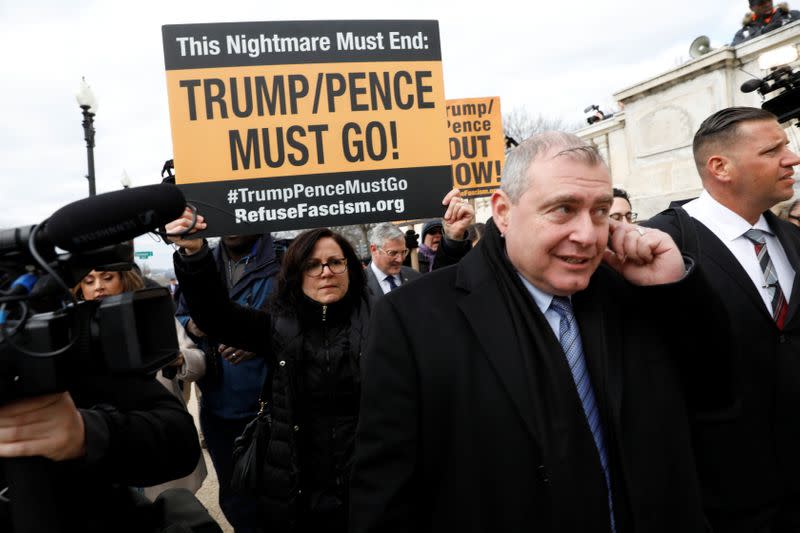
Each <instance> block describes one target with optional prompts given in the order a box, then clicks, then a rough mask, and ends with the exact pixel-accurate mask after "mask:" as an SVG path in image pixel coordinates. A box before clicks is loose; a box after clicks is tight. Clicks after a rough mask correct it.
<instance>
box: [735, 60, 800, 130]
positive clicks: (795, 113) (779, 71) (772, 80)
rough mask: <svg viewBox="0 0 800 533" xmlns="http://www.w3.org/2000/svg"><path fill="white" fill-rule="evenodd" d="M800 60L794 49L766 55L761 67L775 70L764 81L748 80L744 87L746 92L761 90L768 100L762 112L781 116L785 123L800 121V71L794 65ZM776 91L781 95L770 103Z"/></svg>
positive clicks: (760, 62) (757, 79)
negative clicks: (793, 120)
mask: <svg viewBox="0 0 800 533" xmlns="http://www.w3.org/2000/svg"><path fill="white" fill-rule="evenodd" d="M797 58H798V55H797V49H796V48H794V47H788V48H779V49H776V50H773V51H770V52H766V53H764V54H762V56H761V57H759V66H761V68H762V69H772V71H771V72H770V73H769V74H767V75H766V76H764V77H763V78H756V79H752V80H747V81H746V82H744V83H743V84H742V86H741V91H742V92H743V93H751V92H753V91H758V93H759V94H760V95H761V96H762V98H764V99H765V101H764V102H762V104H761V109H764V110H765V111H769V112H770V113H772V114H773V115H775V116H777V117H778V122H780V123H782V124H783V123H785V122H789V121H790V120H792V119H794V118H800V68H798V66H797V65H793V66H792V65H791V63H793V62H795V61H796V60H797ZM775 91H781V92H780V93H779V94H778V95H776V96H773V97H772V98H770V99H769V100H766V98H767V95H768V94H770V93H773V92H775ZM798 127H800V124H798Z"/></svg>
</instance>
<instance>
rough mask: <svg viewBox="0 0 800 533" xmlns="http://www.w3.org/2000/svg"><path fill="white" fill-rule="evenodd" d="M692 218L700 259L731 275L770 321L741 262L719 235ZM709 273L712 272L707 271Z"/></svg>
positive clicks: (770, 318) (762, 301)
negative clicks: (699, 245)
mask: <svg viewBox="0 0 800 533" xmlns="http://www.w3.org/2000/svg"><path fill="white" fill-rule="evenodd" d="M692 220H693V221H694V222H695V227H696V228H697V231H698V233H699V234H700V241H701V243H702V245H701V246H702V250H701V254H702V256H703V259H702V260H703V261H708V262H711V263H715V264H716V265H717V266H718V267H719V270H720V271H721V272H722V273H724V275H727V276H729V277H731V278H732V279H733V280H734V281H735V282H736V283H737V284H738V285H739V286H740V287H741V288H742V290H743V291H744V293H745V294H746V295H747V296H748V297H749V298H750V299H751V300H752V303H753V305H754V306H755V307H756V308H757V309H758V310H759V312H761V313H763V314H764V316H765V317H767V318H768V319H769V320H770V321H771V320H772V315H771V314H770V313H769V311H768V310H767V307H766V306H765V305H764V300H763V298H761V294H760V293H759V292H758V290H757V289H756V287H755V285H753V280H751V279H750V276H748V275H747V272H745V270H744V268H742V264H741V263H739V260H738V259H736V257H735V256H734V255H733V254H732V253H731V251H730V250H729V249H728V247H727V246H725V244H723V242H722V241H721V240H720V239H719V237H717V236H716V235H714V233H712V232H711V230H710V229H708V228H707V227H706V226H705V225H704V224H703V223H701V222H698V221H697V220H694V219H692ZM709 275H712V274H710V273H709ZM716 275H719V274H716Z"/></svg>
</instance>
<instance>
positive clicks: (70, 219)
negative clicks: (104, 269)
mask: <svg viewBox="0 0 800 533" xmlns="http://www.w3.org/2000/svg"><path fill="white" fill-rule="evenodd" d="M185 206H186V199H185V198H184V197H183V193H182V192H181V191H180V189H178V188H177V187H176V186H174V185H168V184H159V185H146V186H144V187H133V188H130V189H123V190H121V191H114V192H109V193H105V194H99V195H97V196H91V197H89V198H84V199H83V200H78V201H77V202H73V203H71V204H68V205H65V206H64V207H62V208H61V209H59V210H58V211H56V212H55V213H53V215H52V216H51V217H50V218H49V219H48V220H47V222H46V223H45V232H46V234H47V238H48V240H49V241H50V242H52V243H53V244H55V245H56V246H58V247H59V248H62V249H64V250H67V251H68V252H82V251H85V250H93V249H95V248H100V247H103V246H108V245H111V244H116V243H119V242H122V241H127V240H130V239H133V238H134V237H137V236H139V235H141V234H143V233H147V232H149V231H153V230H154V229H156V228H158V227H161V226H164V225H165V224H167V223H168V222H170V221H172V220H175V219H176V218H178V217H180V216H181V214H182V213H183V210H184V207H185Z"/></svg>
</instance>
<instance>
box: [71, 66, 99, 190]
mask: <svg viewBox="0 0 800 533" xmlns="http://www.w3.org/2000/svg"><path fill="white" fill-rule="evenodd" d="M75 99H76V100H77V101H78V105H79V106H80V107H81V110H83V136H84V138H85V139H86V158H87V160H88V165H89V173H88V174H87V175H86V179H87V180H89V196H94V195H95V194H96V191H95V186H94V115H95V113H96V112H97V100H96V99H95V97H94V94H93V93H92V89H91V87H89V84H88V83H86V78H81V85H80V88H79V89H78V92H77V94H76V95H75Z"/></svg>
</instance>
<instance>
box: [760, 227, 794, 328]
mask: <svg viewBox="0 0 800 533" xmlns="http://www.w3.org/2000/svg"><path fill="white" fill-rule="evenodd" d="M764 216H765V217H766V219H767V222H768V223H769V227H770V228H772V231H774V232H775V236H776V237H777V238H778V240H779V241H780V243H781V246H783V251H784V252H786V258H787V259H789V264H790V265H791V267H792V269H793V270H794V283H793V284H792V294H790V295H789V309H788V310H787V314H786V324H787V325H788V324H789V322H791V321H792V319H793V318H794V316H795V315H796V314H797V306H798V304H800V302H798V299H800V270H799V269H800V250H798V238H797V235H795V233H798V231H797V230H795V228H794V227H787V226H786V225H785V224H782V223H780V222H778V217H776V216H775V215H773V214H772V213H771V212H767V213H764ZM792 232H793V233H792ZM798 235H800V233H798ZM784 329H785V327H784Z"/></svg>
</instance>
